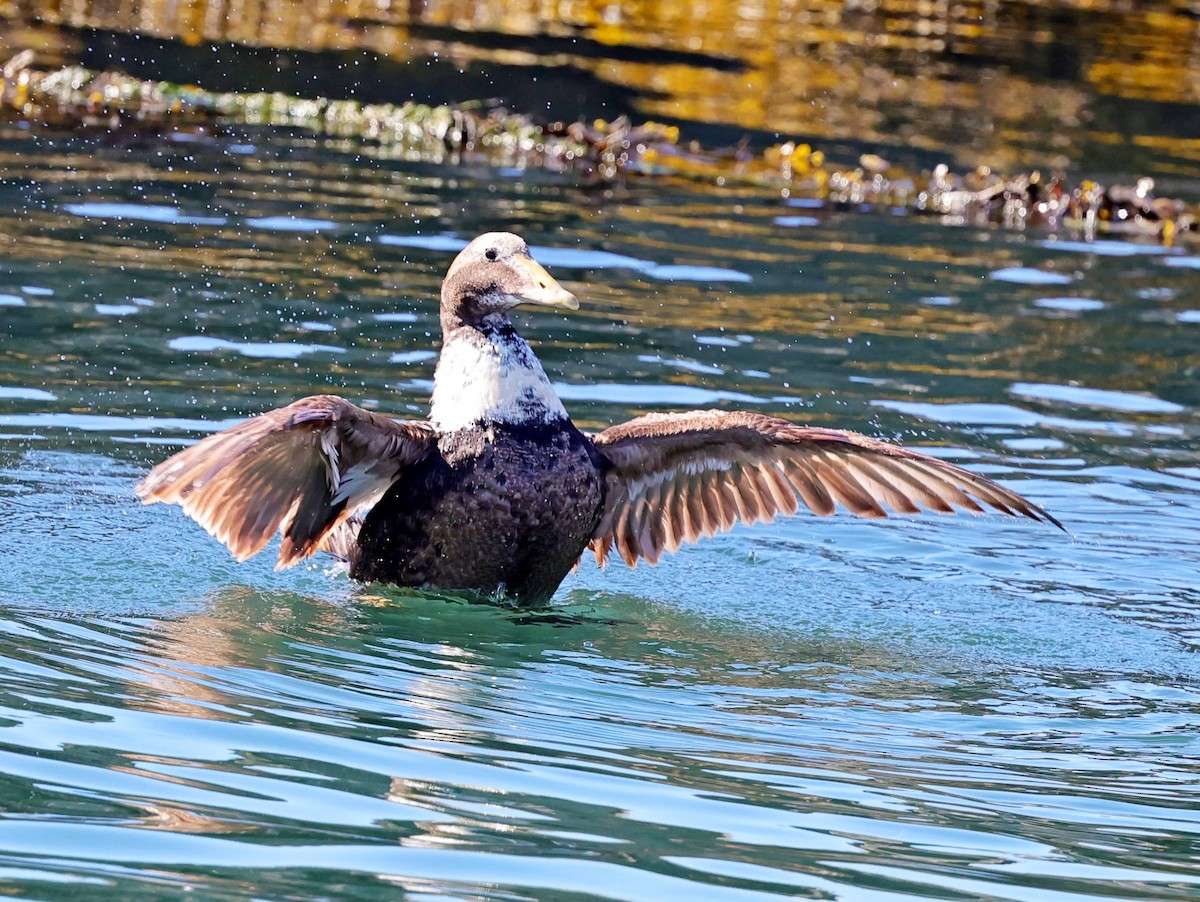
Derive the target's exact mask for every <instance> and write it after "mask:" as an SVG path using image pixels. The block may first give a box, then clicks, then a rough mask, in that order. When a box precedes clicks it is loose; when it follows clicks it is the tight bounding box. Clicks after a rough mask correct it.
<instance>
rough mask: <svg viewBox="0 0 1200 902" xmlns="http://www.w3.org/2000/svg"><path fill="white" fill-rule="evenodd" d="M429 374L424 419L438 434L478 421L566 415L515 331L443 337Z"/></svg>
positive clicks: (546, 420) (550, 419) (545, 420)
mask: <svg viewBox="0 0 1200 902" xmlns="http://www.w3.org/2000/svg"><path fill="white" fill-rule="evenodd" d="M447 339H448V340H447V341H446V342H445V344H443V345H442V353H441V356H440V357H439V358H438V365H437V372H436V373H435V374H434V377H433V398H432V400H431V402H430V411H429V420H430V422H431V423H433V426H434V428H435V429H437V430H438V431H439V432H453V431H454V430H456V429H465V428H467V427H469V426H477V425H479V424H481V423H483V424H488V423H508V424H511V425H519V424H537V423H550V422H553V421H555V420H558V419H566V416H567V411H566V409H565V408H564V407H563V405H562V401H560V400H559V398H558V395H557V394H555V392H554V387H553V386H552V385H551V384H550V380H549V379H547V378H546V371H545V370H543V369H542V364H541V363H540V362H539V361H538V359H537V357H536V356H535V355H534V353H533V349H532V348H530V347H529V345H528V344H527V343H526V342H525V340H524V339H523V338H521V337H520V336H518V335H516V334H515V333H512V332H509V333H508V334H492V335H484V334H483V333H481V332H476V331H474V330H471V332H470V333H468V334H453V335H450V336H447Z"/></svg>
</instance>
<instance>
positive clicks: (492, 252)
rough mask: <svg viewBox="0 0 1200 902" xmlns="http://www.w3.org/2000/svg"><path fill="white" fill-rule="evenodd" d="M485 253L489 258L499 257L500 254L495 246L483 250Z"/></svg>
mask: <svg viewBox="0 0 1200 902" xmlns="http://www.w3.org/2000/svg"><path fill="white" fill-rule="evenodd" d="M483 255H484V256H485V257H487V258H488V259H489V260H495V259H496V258H497V257H499V256H500V254H499V253H498V252H497V251H496V249H495V248H494V247H489V248H488V249H487V250H486V251H484V252H483Z"/></svg>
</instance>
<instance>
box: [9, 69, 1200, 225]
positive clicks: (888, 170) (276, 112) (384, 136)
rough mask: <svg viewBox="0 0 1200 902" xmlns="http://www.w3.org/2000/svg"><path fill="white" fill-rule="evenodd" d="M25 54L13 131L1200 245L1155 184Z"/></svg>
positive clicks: (14, 85) (13, 102)
mask: <svg viewBox="0 0 1200 902" xmlns="http://www.w3.org/2000/svg"><path fill="white" fill-rule="evenodd" d="M33 62H34V54H33V53H32V52H31V51H28V50H26V51H22V52H21V53H19V54H17V55H16V56H14V57H13V58H12V59H10V60H9V61H8V62H7V63H6V64H5V65H4V67H3V70H2V72H0V76H2V77H0V123H20V124H23V125H25V126H27V127H31V128H32V127H40V128H49V129H56V130H67V131H73V132H80V133H83V134H94V135H96V136H98V137H101V138H107V139H109V140H113V141H122V140H134V139H138V138H141V137H146V136H156V135H163V134H172V133H209V132H216V131H219V130H220V129H221V127H222V125H223V124H227V125H252V126H272V127H288V128H296V129H302V130H305V131H309V132H312V133H315V134H319V135H327V136H331V137H340V138H345V139H348V140H360V141H365V142H371V143H374V144H376V145H378V146H380V147H383V148H386V149H387V150H388V152H389V153H390V154H392V155H394V156H397V157H400V158H403V159H411V160H420V161H425V162H431V163H451V164H456V163H462V162H480V163H486V164H491V165H497V166H510V167H522V168H541V169H547V170H551V171H559V172H562V171H570V172H574V173H577V174H579V175H580V176H582V177H583V178H585V179H587V180H589V181H594V182H599V183H606V182H612V181H615V180H617V179H619V178H622V177H626V176H654V175H662V176H674V177H679V178H688V179H694V180H698V181H708V182H714V183H716V184H721V185H725V184H738V183H743V184H753V185H757V186H762V187H770V188H775V189H777V190H779V191H780V192H781V193H783V194H784V196H786V197H789V198H809V199H812V200H814V201H820V202H822V205H823V206H826V207H829V208H832V209H840V210H854V209H893V210H897V211H903V212H907V213H914V214H925V215H933V216H938V217H940V218H941V219H942V220H944V221H946V222H949V223H953V224H964V225H986V226H997V227H1002V228H1007V229H1015V230H1020V229H1025V228H1037V229H1043V230H1048V231H1057V230H1059V229H1067V230H1070V231H1072V232H1076V233H1079V234H1081V235H1082V236H1083V237H1084V238H1085V239H1088V240H1091V239H1093V238H1095V237H1097V236H1099V235H1119V236H1129V237H1141V238H1145V239H1153V240H1157V241H1161V242H1163V243H1164V244H1174V243H1177V242H1180V241H1189V242H1191V241H1197V240H1200V225H1198V221H1200V207H1197V206H1196V205H1188V204H1186V203H1185V202H1183V201H1181V200H1178V199H1174V198H1165V197H1157V196H1155V194H1154V181H1153V179H1151V178H1148V177H1146V178H1140V179H1138V180H1137V182H1136V183H1135V184H1133V185H1131V186H1126V185H1109V186H1105V185H1102V184H1100V183H1098V182H1096V181H1092V180H1089V179H1081V180H1079V181H1077V182H1075V183H1072V182H1071V181H1069V180H1068V178H1067V176H1066V175H1065V174H1064V173H1061V172H1054V173H1051V174H1049V175H1046V174H1043V173H1041V172H1038V171H1034V172H1028V173H1020V174H1017V175H1012V176H1004V175H1001V174H999V173H996V172H993V171H992V170H990V169H989V168H987V167H979V168H977V169H975V170H974V171H971V172H967V173H965V174H956V173H953V172H951V170H950V168H949V166H947V165H946V164H944V163H943V164H939V165H938V166H936V167H935V168H934V170H933V171H932V172H928V173H923V174H920V175H914V174H912V173H909V172H906V171H904V170H902V169H900V168H899V167H895V166H892V165H890V164H889V163H888V162H887V161H886V160H884V159H883V158H881V157H879V156H877V155H874V154H864V155H863V156H862V157H860V158H859V160H858V165H857V166H851V167H839V166H835V165H833V164H831V163H830V162H829V161H827V160H826V159H825V156H824V154H822V153H821V152H820V151H816V150H813V149H812V148H811V147H810V146H809V145H807V144H800V143H796V142H793V141H789V142H786V143H784V144H779V145H775V146H773V147H769V148H767V149H766V150H765V151H763V152H761V153H758V152H755V151H753V150H751V149H750V148H748V147H747V146H746V145H745V144H741V145H738V146H736V147H732V148H725V149H705V148H702V147H700V146H699V145H697V144H696V143H694V142H691V143H686V144H685V143H681V142H680V135H679V129H678V128H675V127H673V126H668V125H663V124H661V123H656V122H645V123H641V124H637V125H635V124H633V123H631V122H630V121H629V120H628V119H627V118H625V117H621V118H618V119H616V120H614V121H612V122H605V121H603V120H596V121H595V122H592V123H584V122H572V123H562V122H539V121H537V120H536V119H534V118H533V117H531V116H528V115H524V114H516V113H512V112H510V111H508V110H507V109H505V108H504V107H503V106H500V105H499V103H498V102H487V101H479V102H475V103H466V104H458V105H454V106H449V105H439V106H429V105H425V104H416V103H403V104H366V103H360V102H358V101H353V100H331V99H328V98H302V97H292V96H289V95H285V94H278V93H275V94H237V93H216V92H210V91H205V90H203V89H201V88H198V87H194V86H187V85H178V84H173V83H170V82H158V81H144V80H141V79H135V78H131V77H130V76H128V75H125V74H123V73H120V72H116V71H105V72H95V71H92V70H89V69H85V68H83V67H81V66H66V67H63V68H61V69H56V70H50V71H47V70H40V69H36V68H34V67H33Z"/></svg>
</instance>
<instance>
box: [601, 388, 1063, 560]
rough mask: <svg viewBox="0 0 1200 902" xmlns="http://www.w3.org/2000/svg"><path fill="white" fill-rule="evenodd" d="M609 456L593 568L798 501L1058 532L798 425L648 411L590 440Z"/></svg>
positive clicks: (899, 454) (989, 496)
mask: <svg viewBox="0 0 1200 902" xmlns="http://www.w3.org/2000/svg"><path fill="white" fill-rule="evenodd" d="M594 441H595V443H596V447H597V448H598V450H599V451H600V453H601V454H602V455H604V457H606V458H607V459H608V461H609V462H610V463H611V465H612V466H611V468H610V469H609V470H608V471H607V474H606V476H605V502H604V513H603V516H602V517H601V520H600V524H599V526H597V528H596V531H595V533H594V534H593V536H592V542H591V546H592V551H593V552H594V553H595V555H596V560H598V561H599V562H600V563H601V564H603V563H604V562H605V561H606V559H607V558H608V554H609V552H610V551H611V550H612V548H613V547H614V546H616V549H617V553H618V554H620V556H621V558H622V559H623V560H624V561H625V563H627V564H629V565H630V566H634V565H635V564H636V563H637V559H638V558H639V557H642V558H645V559H646V560H647V561H649V562H650V563H652V564H653V563H656V562H657V561H658V559H659V557H661V555H662V553H663V551H664V550H666V551H671V552H674V551H676V550H678V548H679V546H680V545H682V544H683V543H684V542H694V541H696V539H698V538H699V537H700V536H711V535H713V534H715V533H716V532H718V531H722V530H726V529H730V528H731V527H732V526H733V525H734V524H735V523H738V522H741V523H756V522H758V523H765V522H767V521H769V520H772V519H774V518H775V516H776V515H777V514H779V513H785V514H794V513H796V511H797V510H798V509H799V507H800V505H801V504H804V505H805V506H806V507H808V508H809V510H811V511H812V512H813V513H815V514H819V515H821V516H829V515H830V514H832V513H833V512H834V509H835V508H836V506H837V505H838V504H841V505H842V506H843V507H845V508H846V509H847V510H849V511H850V512H851V513H853V514H856V515H857V516H859V517H886V516H887V510H886V508H890V509H891V510H893V511H895V512H897V513H903V514H913V513H918V512H919V511H920V510H921V509H922V508H926V509H928V510H932V511H939V512H941V513H947V514H949V513H954V512H955V508H963V509H966V510H970V511H977V512H982V511H983V510H984V508H985V507H991V508H994V509H996V510H998V511H1001V512H1003V513H1005V514H1009V515H1011V516H1023V517H1029V518H1030V519H1033V520H1040V521H1043V522H1046V523H1052V524H1054V525H1055V526H1058V527H1059V528H1060V529H1061V528H1062V524H1061V523H1059V522H1058V521H1057V520H1056V519H1054V517H1052V516H1051V515H1050V514H1048V513H1046V511H1044V510H1042V509H1041V508H1040V507H1038V506H1037V505H1036V504H1032V503H1030V502H1029V501H1026V500H1025V499H1024V498H1022V497H1021V496H1020V495H1018V494H1017V493H1016V492H1012V491H1010V490H1008V489H1006V488H1004V487H1003V486H1000V485H997V484H996V483H994V482H992V481H991V480H990V479H987V478H985V477H983V476H979V475H977V474H975V473H971V472H969V471H968V470H964V469H963V468H962V467H957V466H955V465H954V464H950V463H946V462H945V461H942V460H938V459H937V458H934V457H929V456H928V455H925V454H920V453H918V452H916V451H909V450H907V449H905V448H902V447H900V446H898V445H891V444H888V443H887V442H882V441H879V440H877V439H873V438H868V437H867V436H865V435H859V434H858V433H855V432H843V431H841V430H838V429H820V428H816V427H811V426H796V425H794V424H792V423H788V422H786V421H785V420H779V419H776V418H774V417H767V416H762V415H760V414H756V413H748V412H742V411H739V412H730V413H726V412H723V411H718V410H708V411H695V412H690V413H679V414H648V415H647V416H643V417H638V418H637V419H635V420H630V421H629V422H628V423H622V424H621V425H619V426H614V427H612V428H611V429H607V430H605V431H604V432H602V433H600V434H599V435H597V436H595V438H594Z"/></svg>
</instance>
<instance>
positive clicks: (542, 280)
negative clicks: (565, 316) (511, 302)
mask: <svg viewBox="0 0 1200 902" xmlns="http://www.w3.org/2000/svg"><path fill="white" fill-rule="evenodd" d="M513 263H514V264H515V265H516V266H518V267H520V268H521V269H522V270H523V271H524V273H525V274H526V275H528V277H529V282H528V284H527V285H526V286H525V287H524V288H523V290H522V291H521V292H520V293H519V294H518V295H517V296H518V297H519V298H520V299H521V303H522V304H537V305H538V306H539V307H557V308H558V309H560V310H578V309H579V298H577V297H575V295H573V294H571V292H569V291H567V289H565V288H563V287H562V286H561V285H559V284H558V281H557V280H556V279H555V278H554V276H552V275H550V273H548V272H546V268H545V267H544V266H542V264H540V263H538V262H537V261H536V260H534V259H533V258H532V257H516V258H515V259H513Z"/></svg>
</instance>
